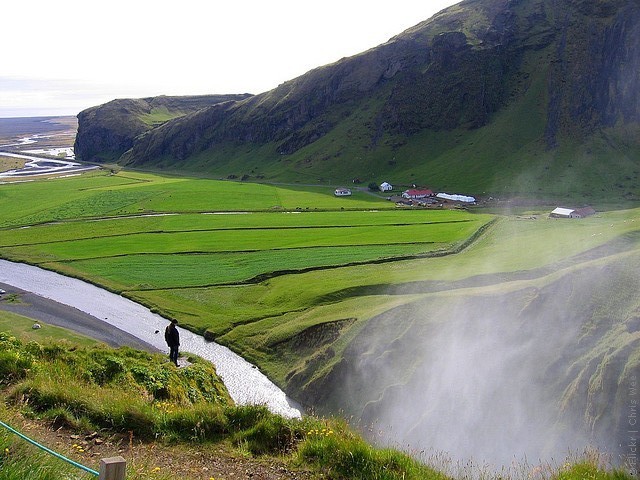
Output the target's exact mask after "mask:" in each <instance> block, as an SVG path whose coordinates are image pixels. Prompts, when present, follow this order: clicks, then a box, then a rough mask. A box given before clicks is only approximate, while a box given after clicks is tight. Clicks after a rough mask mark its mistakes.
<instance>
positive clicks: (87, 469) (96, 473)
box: [0, 421, 100, 477]
mask: <svg viewBox="0 0 640 480" xmlns="http://www.w3.org/2000/svg"><path fill="white" fill-rule="evenodd" d="M0 425H2V426H3V427H4V428H6V429H7V430H9V431H10V432H12V433H15V434H16V435H18V436H19V437H20V438H22V439H23V440H26V441H27V442H29V443H30V444H32V445H35V446H36V447H38V448H41V449H42V450H44V451H45V452H47V453H50V454H51V455H53V456H54V457H57V458H59V459H60V460H64V461H65V462H68V463H70V464H71V465H73V466H74V467H78V468H80V469H82V470H84V471H85V472H88V473H91V474H93V475H95V476H96V477H97V476H99V475H100V473H99V472H96V471H95V470H92V469H90V468H89V467H85V466H84V465H81V464H79V463H78V462H74V461H73V460H71V459H69V458H67V457H65V456H63V455H60V454H59V453H57V452H54V451H53V450H51V449H50V448H47V447H45V446H44V445H40V444H39V443H38V442H36V441H35V440H31V439H30V438H29V437H27V436H25V435H23V434H22V433H20V432H19V431H17V430H15V429H13V428H11V427H10V426H9V425H7V424H6V423H4V422H2V421H0Z"/></svg>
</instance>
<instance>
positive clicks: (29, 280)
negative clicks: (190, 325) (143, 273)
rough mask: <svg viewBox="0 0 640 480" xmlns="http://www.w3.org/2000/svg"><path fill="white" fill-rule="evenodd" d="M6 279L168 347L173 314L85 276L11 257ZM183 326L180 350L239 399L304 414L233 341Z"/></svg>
mask: <svg viewBox="0 0 640 480" xmlns="http://www.w3.org/2000/svg"><path fill="white" fill-rule="evenodd" d="M0 283H2V284H6V285H11V286H12V287H15V288H17V289H20V290H22V291H25V292H31V293H33V294H36V295H37V296H39V297H42V298H45V299H49V300H52V301H54V302H57V303H58V304H62V305H66V306H68V307H69V308H73V309H76V310H78V311H79V312H82V313H83V314H85V315H88V316H90V317H92V318H93V319H96V320H97V321H99V322H101V323H104V324H108V325H110V326H111V327H114V328H113V329H109V330H108V331H111V332H115V331H122V332H124V333H126V334H127V335H130V336H133V337H135V338H137V339H139V340H140V341H142V342H144V343H146V344H148V345H150V346H151V347H153V348H156V349H158V350H160V351H167V347H166V345H165V342H164V336H163V335H162V334H160V333H159V332H162V331H164V327H165V326H166V324H167V323H168V320H167V319H165V318H163V317H161V316H160V315H158V314H155V313H153V312H151V311H150V310H149V309H147V308H146V307H143V306H142V305H140V304H137V303H135V302H133V301H131V300H129V299H126V298H124V297H122V296H120V295H117V294H114V293H111V292H108V291H106V290H104V289H101V288H99V287H97V286H95V285H92V284H89V283H86V282H83V281H82V280H78V279H75V278H70V277H65V276H63V275H60V274H58V273H55V272H52V271H49V270H44V269H41V268H39V267H35V266H32V265H27V264H22V263H15V262H9V261H7V260H0ZM71 320H72V319H71ZM43 321H44V320H43ZM114 329H117V330H114ZM179 331H180V338H181V342H180V343H181V346H180V350H181V351H182V352H189V353H193V354H196V355H198V356H200V357H202V358H205V359H207V360H209V361H211V362H213V363H214V365H215V366H216V370H217V372H218V374H219V375H220V378H221V379H222V380H223V382H224V383H225V385H226V387H227V390H228V391H229V394H230V395H231V398H233V400H234V401H235V402H236V403H237V404H261V405H266V406H267V407H268V408H269V409H270V410H271V411H273V412H274V413H278V414H281V415H283V416H287V417H300V416H301V407H299V406H298V405H296V404H295V402H293V401H292V400H291V399H289V398H287V396H286V394H285V393H284V392H283V391H282V390H281V389H280V388H279V387H277V386H276V385H275V384H274V383H273V382H271V381H270V380H269V379H268V378H267V377H266V376H265V375H264V374H263V373H262V372H260V371H259V369H258V368H256V367H255V366H254V365H252V364H251V363H249V362H247V361H246V360H244V359H243V358H242V357H240V356H239V355H237V354H236V353H234V352H233V351H231V350H230V349H229V348H227V347H224V346H222V345H219V344H217V343H215V342H211V341H207V340H205V339H204V337H202V336H200V335H196V334H195V333H193V332H190V331H189V330H185V329H182V328H180V329H179ZM114 334H115V333H114Z"/></svg>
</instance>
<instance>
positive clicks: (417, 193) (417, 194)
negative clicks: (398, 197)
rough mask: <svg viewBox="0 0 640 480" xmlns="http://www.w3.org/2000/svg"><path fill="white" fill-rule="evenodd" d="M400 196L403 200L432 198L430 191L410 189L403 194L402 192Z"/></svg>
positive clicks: (432, 194)
mask: <svg viewBox="0 0 640 480" xmlns="http://www.w3.org/2000/svg"><path fill="white" fill-rule="evenodd" d="M402 196H403V197H404V198H413V199H416V200H418V199H420V198H427V197H433V196H434V193H433V192H432V191H431V190H416V189H411V190H405V191H404V192H402Z"/></svg>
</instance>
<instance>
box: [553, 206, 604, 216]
mask: <svg viewBox="0 0 640 480" xmlns="http://www.w3.org/2000/svg"><path fill="white" fill-rule="evenodd" d="M595 213H596V211H595V210H594V209H593V208H591V207H582V208H564V207H557V208H555V209H554V210H553V211H552V212H551V213H550V214H549V216H550V217H551V218H584V217H588V216H590V215H593V214H595Z"/></svg>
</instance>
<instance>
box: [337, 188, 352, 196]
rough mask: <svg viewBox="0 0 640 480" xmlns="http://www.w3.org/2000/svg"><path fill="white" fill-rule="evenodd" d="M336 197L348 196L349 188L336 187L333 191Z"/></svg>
mask: <svg viewBox="0 0 640 480" xmlns="http://www.w3.org/2000/svg"><path fill="white" fill-rule="evenodd" d="M333 194H334V195H335V196H336V197H348V196H349V195H351V190H349V189H348V188H336V191H335V192H333Z"/></svg>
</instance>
